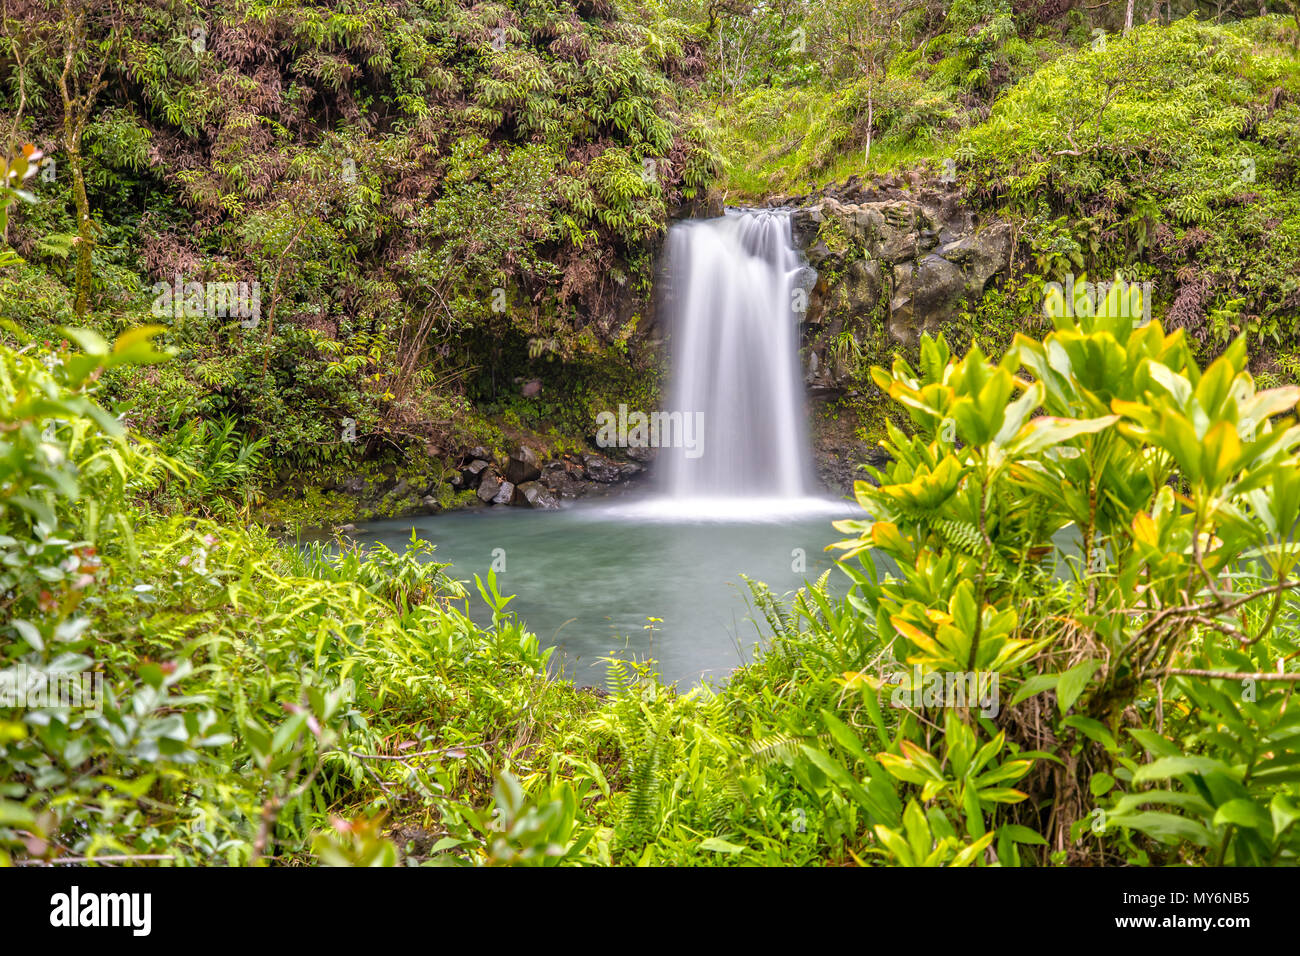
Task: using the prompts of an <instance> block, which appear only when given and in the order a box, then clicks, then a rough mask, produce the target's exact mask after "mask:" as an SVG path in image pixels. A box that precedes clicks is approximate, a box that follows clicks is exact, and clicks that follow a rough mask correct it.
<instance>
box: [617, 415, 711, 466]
mask: <svg viewBox="0 0 1300 956" xmlns="http://www.w3.org/2000/svg"><path fill="white" fill-rule="evenodd" d="M596 444H597V445H599V446H600V447H601V448H682V449H684V450H685V451H686V457H687V458H699V457H700V456H701V455H703V454H704V413H703V412H650V413H649V414H646V413H645V412H629V411H628V408H627V406H626V405H619V406H618V412H617V414H616V413H614V412H611V411H604V412H600V413H599V414H597V415H596Z"/></svg>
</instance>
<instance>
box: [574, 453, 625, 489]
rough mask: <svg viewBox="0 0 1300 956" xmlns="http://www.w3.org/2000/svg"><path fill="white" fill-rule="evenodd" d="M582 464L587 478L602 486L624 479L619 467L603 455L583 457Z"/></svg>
mask: <svg viewBox="0 0 1300 956" xmlns="http://www.w3.org/2000/svg"><path fill="white" fill-rule="evenodd" d="M582 464H583V471H584V473H585V474H586V477H587V478H589V479H591V480H592V481H599V482H600V483H601V484H609V483H610V482H614V481H618V479H619V478H621V477H623V472H622V470H621V469H620V468H619V466H618V465H616V464H615V463H614V462H612V461H610V460H609V459H608V458H606V457H604V456H603V455H583V456H582Z"/></svg>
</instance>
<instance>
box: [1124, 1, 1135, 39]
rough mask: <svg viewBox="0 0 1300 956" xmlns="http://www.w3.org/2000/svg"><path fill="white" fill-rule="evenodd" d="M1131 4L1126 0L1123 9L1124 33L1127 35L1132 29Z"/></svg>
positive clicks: (1131, 2)
mask: <svg viewBox="0 0 1300 956" xmlns="http://www.w3.org/2000/svg"><path fill="white" fill-rule="evenodd" d="M1133 2H1134V0H1128V6H1126V7H1125V8H1124V32H1125V33H1128V32H1129V31H1130V30H1132V29H1133Z"/></svg>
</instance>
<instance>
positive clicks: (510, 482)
mask: <svg viewBox="0 0 1300 956" xmlns="http://www.w3.org/2000/svg"><path fill="white" fill-rule="evenodd" d="M480 452H481V453H483V454H485V455H487V456H488V458H491V453H490V452H487V451H486V450H484V449H481V448H474V449H470V451H469V452H466V454H465V455H463V456H462V458H461V460H462V462H465V463H464V464H462V465H461V467H460V468H459V470H458V471H456V472H455V473H454V474H453V475H452V476H451V477H450V478H449V479H448V481H449V482H450V484H451V485H452V487H454V488H456V489H457V490H460V491H471V490H472V491H473V492H474V494H475V496H476V498H477V499H478V501H479V502H482V504H485V505H514V506H515V507H522V508H542V509H549V508H558V507H560V502H561V501H562V500H563V499H565V498H583V497H593V496H603V495H607V494H612V493H615V492H617V491H619V490H622V488H623V487H624V486H626V485H627V484H628V483H629V481H630V480H631V479H634V478H637V477H639V476H641V475H642V474H643V473H644V466H643V465H642V464H640V463H638V462H637V461H616V460H615V459H613V458H609V457H607V456H605V455H601V454H596V453H589V454H583V455H562V456H560V457H558V458H555V459H552V460H550V461H545V460H543V456H542V454H541V453H540V452H538V451H537V450H536V449H535V448H532V447H529V446H527V445H521V446H520V447H519V448H517V449H515V451H513V452H511V453H510V455H509V456H507V458H506V460H505V461H504V462H503V463H502V464H501V465H500V467H498V466H497V464H495V463H494V462H493V461H489V460H484V459H482V458H471V457H470V456H472V455H477V454H478V453H480ZM629 457H630V458H631V457H634V456H632V455H631V453H630V451H629ZM466 459H469V460H468V461H466Z"/></svg>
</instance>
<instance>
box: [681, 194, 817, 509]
mask: <svg viewBox="0 0 1300 956" xmlns="http://www.w3.org/2000/svg"><path fill="white" fill-rule="evenodd" d="M666 253H667V255H666V266H667V275H666V280H667V282H668V289H667V300H668V301H667V307H668V311H669V317H670V329H671V334H672V354H673V371H672V379H671V388H670V402H669V406H668V407H669V409H671V410H672V411H674V412H681V413H682V414H683V416H686V415H692V414H693V415H695V417H696V420H698V422H699V423H700V425H701V426H702V430H703V431H702V436H701V438H702V441H701V442H700V447H699V448H698V449H694V450H690V449H685V448H680V447H673V448H665V449H663V451H662V452H661V458H660V462H661V464H660V469H661V471H662V473H663V475H664V481H665V489H666V491H667V493H668V494H669V495H670V496H671V497H672V498H674V499H695V498H699V499H705V498H717V497H726V498H733V499H734V498H736V497H737V496H740V497H748V498H756V497H762V498H777V499H798V498H802V497H804V496H805V495H807V494H808V485H809V482H808V475H807V471H808V468H807V462H808V459H809V453H808V442H807V436H806V433H805V426H804V415H805V409H804V400H803V389H802V386H801V381H800V374H799V359H798V326H799V323H798V321H797V319H796V317H795V314H794V301H795V295H796V289H797V288H798V287H799V283H800V280H801V279H802V277H803V276H802V274H803V272H804V269H805V268H806V267H805V264H804V262H803V261H802V258H801V256H800V254H799V251H798V250H797V249H796V248H795V246H794V243H793V241H792V237H791V232H790V215H789V213H787V212H784V211H780V210H728V212H727V215H725V216H722V217H721V218H718V219H708V220H696V221H692V222H683V223H678V224H677V225H675V226H673V227H672V229H671V230H670V231H669V233H668V241H667V249H666Z"/></svg>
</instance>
